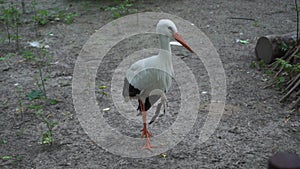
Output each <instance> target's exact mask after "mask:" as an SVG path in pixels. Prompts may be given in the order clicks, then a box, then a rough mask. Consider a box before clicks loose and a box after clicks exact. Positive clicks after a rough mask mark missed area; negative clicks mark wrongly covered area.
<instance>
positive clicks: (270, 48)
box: [255, 32, 297, 64]
mask: <svg viewBox="0 0 300 169" xmlns="http://www.w3.org/2000/svg"><path fill="white" fill-rule="evenodd" d="M296 39H297V33H296V32H291V33H287V34H283V35H267V36H263V37H260V38H259V39H258V40H257V43H256V46H255V54H256V57H257V59H259V60H260V59H262V60H263V61H264V62H265V63H266V64H270V63H272V62H274V61H275V60H276V58H280V57H282V56H283V55H284V54H285V52H286V51H287V50H285V49H284V46H286V47H289V46H293V45H295V44H296Z"/></svg>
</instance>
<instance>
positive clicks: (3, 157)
mask: <svg viewBox="0 0 300 169" xmlns="http://www.w3.org/2000/svg"><path fill="white" fill-rule="evenodd" d="M9 159H11V156H8V155H5V156H2V160H9Z"/></svg>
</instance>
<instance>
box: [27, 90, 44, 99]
mask: <svg viewBox="0 0 300 169" xmlns="http://www.w3.org/2000/svg"><path fill="white" fill-rule="evenodd" d="M42 96H44V94H43V92H42V91H40V90H32V91H31V92H30V93H27V94H26V98H27V99H28V100H30V101H32V100H35V99H40V98H41V97H42Z"/></svg>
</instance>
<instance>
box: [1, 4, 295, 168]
mask: <svg viewBox="0 0 300 169" xmlns="http://www.w3.org/2000/svg"><path fill="white" fill-rule="evenodd" d="M38 2H39V4H40V7H43V8H44V9H48V10H51V9H53V8H54V7H60V8H64V9H67V11H70V12H76V13H77V14H78V15H77V16H76V17H75V18H74V22H73V23H72V24H64V23H62V22H56V21H53V22H51V23H48V24H47V25H46V26H42V27H39V31H40V33H41V36H40V37H38V39H36V38H35V36H34V33H33V32H34V31H33V30H32V29H33V28H32V24H30V23H27V24H25V25H23V27H22V30H21V36H22V46H28V43H27V42H31V41H34V40H45V39H47V44H48V45H49V46H50V49H49V51H50V53H51V54H52V55H53V63H55V64H51V65H50V67H49V69H48V70H47V71H48V72H49V74H50V77H49V79H48V80H47V82H46V88H47V91H48V95H49V97H50V98H55V99H57V100H59V102H58V103H57V104H55V105H49V106H48V108H47V111H49V112H51V118H52V120H55V121H58V126H57V127H55V128H54V130H53V132H54V139H55V143H54V144H53V145H52V146H46V145H41V144H40V141H41V133H42V132H43V131H45V125H44V124H43V123H42V122H41V121H40V120H38V119H37V118H36V116H35V115H34V114H33V113H32V112H30V111H29V110H28V112H27V111H25V113H24V119H23V121H22V122H23V123H20V122H21V121H20V113H18V112H17V110H16V108H18V106H19V103H18V99H17V98H18V97H19V96H18V92H17V87H16V86H15V85H14V84H16V83H18V84H19V85H21V86H22V87H23V92H24V94H22V95H21V98H23V99H24V104H29V102H28V101H27V100H26V98H25V94H26V93H28V92H30V91H31V90H33V89H37V86H36V85H35V78H34V76H35V74H36V72H37V70H36V68H35V67H34V66H32V65H31V64H30V63H28V62H23V61H22V56H15V57H11V58H9V59H8V60H5V61H0V83H1V88H0V91H1V95H0V96H1V97H0V101H1V104H0V116H1V120H0V139H1V140H0V141H1V143H0V157H3V156H12V157H13V158H11V159H8V160H5V159H3V158H2V159H0V168H207V169H212V168H219V169H224V168H232V169H233V168H239V169H240V168H247V169H250V168H251V169H252V168H253V169H260V168H267V160H268V158H269V157H270V156H272V155H273V154H274V153H276V152H278V151H288V152H294V153H297V154H300V135H299V132H300V116H299V110H296V111H291V110H290V109H289V108H288V107H287V106H285V105H283V104H280V103H279V102H278V100H279V99H278V98H280V92H279V91H277V90H274V89H264V88H263V87H264V86H265V85H266V82H265V80H264V79H265V77H264V75H263V72H261V71H259V70H257V69H253V68H250V63H251V62H252V61H255V54H254V47H255V43H256V39H257V37H259V36H263V35H268V34H282V33H287V32H291V31H294V30H295V29H296V13H295V11H293V10H292V9H293V7H294V4H293V1H282V0H269V1H267V2H266V1H264V0H226V1H223V0H214V1H210V0H202V1H198V0H186V1H179V0H174V1H172V2H169V1H165V2H161V1H157V0H155V1H151V2H150V1H142V0H141V1H138V2H136V3H134V5H133V7H131V8H135V9H138V11H139V12H146V11H151V12H165V13H170V14H173V15H177V16H179V17H181V18H183V19H185V20H188V21H190V22H192V23H194V24H195V25H196V26H197V27H198V28H200V29H201V30H202V31H203V32H204V33H205V34H206V35H207V36H208V37H209V38H210V40H211V42H212V43H213V45H214V46H215V48H216V49H217V51H218V53H219V55H220V58H221V60H222V62H223V66H224V69H225V73H226V77H227V79H226V81H227V98H226V106H225V112H224V114H223V116H222V119H221V122H220V123H219V125H218V128H217V130H216V131H215V132H214V134H213V135H212V136H211V137H210V138H209V140H208V141H206V142H205V143H202V144H194V142H195V140H196V139H198V137H199V134H198V132H199V131H198V129H199V128H201V126H202V125H203V120H205V116H200V115H202V114H206V113H207V112H208V110H207V104H208V103H209V98H210V97H209V91H210V87H209V85H210V84H209V82H208V80H209V78H208V75H207V72H206V71H205V68H204V66H203V64H202V62H201V61H200V60H199V59H198V58H196V57H191V58H187V57H184V58H183V60H184V62H186V63H187V65H189V67H190V68H191V69H192V71H193V72H194V74H195V77H196V78H197V81H198V82H199V87H200V88H201V90H203V91H208V94H207V95H206V96H203V97H202V98H203V99H202V100H201V106H200V109H199V117H198V119H197V122H196V124H194V126H193V129H192V130H191V132H190V133H189V134H188V135H187V136H186V137H185V138H184V139H183V141H181V142H180V143H179V144H178V145H176V146H175V147H174V148H172V149H170V150H169V151H167V152H165V153H164V154H165V155H166V156H165V158H163V157H161V156H154V157H151V158H140V159H134V158H125V157H121V156H117V155H114V154H112V153H110V152H108V151H106V150H104V149H103V148H101V147H100V146H98V145H97V144H95V143H94V142H93V140H91V139H90V138H89V136H88V135H87V134H86V133H85V132H84V130H83V129H82V127H81V125H80V123H79V121H78V119H77V117H76V112H75V110H74V106H73V100H72V75H73V69H74V65H75V62H76V58H77V56H78V55H79V53H80V50H81V49H82V47H83V45H84V44H85V42H86V41H87V40H88V39H89V37H90V36H91V35H92V34H93V33H94V32H95V30H98V29H99V28H101V27H102V26H103V25H105V24H106V23H109V22H110V21H112V20H113V18H112V16H111V12H110V11H105V10H103V7H105V6H107V5H111V4H112V3H111V2H110V1H100V0H98V1H79V0H76V1H75V0H73V1H72V0H68V1H66V0H64V1H58V0H57V1H51V2H49V1H38ZM28 15H29V14H28ZM245 18H247V19H245ZM251 19H254V20H256V21H253V20H251ZM49 32H52V34H53V36H51V37H49V36H48V35H47V34H49ZM144 39H147V38H146V37H145V38H144ZM237 39H248V40H249V42H250V43H249V44H241V43H239V42H237ZM138 44H139V45H144V44H143V43H138ZM146 45H147V44H146ZM0 51H1V53H4V52H8V51H7V46H5V45H3V48H2V49H0ZM117 51H118V50H117V49H116V50H112V52H111V53H109V54H108V56H107V57H105V63H108V64H110V63H111V64H112V67H105V66H102V67H101V68H99V71H98V73H97V79H96V83H97V84H96V85H97V86H98V85H106V86H108V89H105V91H106V92H108V94H109V92H110V89H109V86H110V79H111V74H112V68H114V67H115V66H116V65H117V62H119V61H117V60H116V59H111V58H112V56H115V55H118V52H117ZM178 51H179V50H176V49H175V50H174V53H175V54H176V55H181V56H182V54H180V52H178ZM119 55H120V53H119ZM116 57H117V56H116ZM176 89H178V86H176V84H174V86H173V87H172V90H171V91H172V92H171V93H170V94H168V96H176V95H178V90H176ZM97 98H98V100H99V106H100V107H101V106H107V105H110V104H111V98H110V95H108V96H102V95H101V92H100V91H99V92H97ZM179 101H180V100H178V99H176V97H174V98H172V97H170V98H169V102H170V105H169V107H170V111H174V112H175V111H176V108H178V107H176V105H177V103H178V102H179ZM118 116H119V114H118V113H117V112H115V113H114V114H112V111H111V112H110V115H107V117H106V118H107V119H108V120H107V121H109V124H110V125H111V126H113V127H115V128H117V129H120V130H121V131H122V132H123V133H129V135H130V136H132V137H139V135H140V132H139V130H140V129H141V127H142V126H141V125H140V124H133V125H129V124H126V123H125V124H123V123H122V124H120V119H119V117H118ZM168 118H169V119H168ZM175 118H176V113H174V114H173V116H168V117H167V118H166V119H163V118H162V119H161V120H159V121H158V122H157V123H156V124H155V125H154V126H153V128H152V130H153V133H154V134H155V133H159V132H161V130H162V129H161V126H163V127H165V128H166V127H168V126H170V125H172V123H173V122H174V120H175ZM127 127H128V128H127ZM4 140H5V141H4ZM17 157H18V158H17Z"/></svg>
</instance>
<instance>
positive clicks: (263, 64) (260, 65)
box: [258, 60, 266, 68]
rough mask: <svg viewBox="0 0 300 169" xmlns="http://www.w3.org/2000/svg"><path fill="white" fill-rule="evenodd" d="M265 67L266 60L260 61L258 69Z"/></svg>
mask: <svg viewBox="0 0 300 169" xmlns="http://www.w3.org/2000/svg"><path fill="white" fill-rule="evenodd" d="M265 66H266V63H265V61H264V60H259V61H258V67H259V68H264V67H265Z"/></svg>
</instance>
